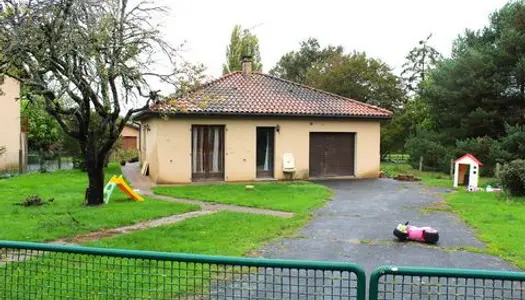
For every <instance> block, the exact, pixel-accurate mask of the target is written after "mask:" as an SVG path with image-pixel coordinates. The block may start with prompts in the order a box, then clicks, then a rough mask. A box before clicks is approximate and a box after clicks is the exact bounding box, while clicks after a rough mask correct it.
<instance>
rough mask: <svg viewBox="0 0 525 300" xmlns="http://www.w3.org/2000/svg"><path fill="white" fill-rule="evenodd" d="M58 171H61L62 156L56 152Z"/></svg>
mask: <svg viewBox="0 0 525 300" xmlns="http://www.w3.org/2000/svg"><path fill="white" fill-rule="evenodd" d="M57 163H58V169H59V170H62V155H61V154H60V152H58V161H57Z"/></svg>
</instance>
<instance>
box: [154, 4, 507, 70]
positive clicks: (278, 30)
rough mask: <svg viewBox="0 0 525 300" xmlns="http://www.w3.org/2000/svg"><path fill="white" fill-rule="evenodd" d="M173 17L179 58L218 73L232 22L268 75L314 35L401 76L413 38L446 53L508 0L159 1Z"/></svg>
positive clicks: (168, 23)
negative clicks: (249, 38) (257, 51)
mask: <svg viewBox="0 0 525 300" xmlns="http://www.w3.org/2000/svg"><path fill="white" fill-rule="evenodd" d="M163 2H164V4H165V5H167V6H169V7H170V9H171V11H170V16H169V17H168V18H165V19H164V20H163V23H164V24H163V25H164V27H165V33H166V38H167V39H168V40H169V41H171V42H172V43H174V44H179V43H181V42H182V41H184V40H186V41H187V44H186V52H185V53H184V54H183V55H184V57H186V59H187V60H189V61H191V62H195V63H197V62H200V63H204V64H205V65H206V66H207V67H208V73H209V75H212V76H214V77H217V76H219V75H221V72H222V64H223V62H224V60H225V49H226V45H227V44H228V41H229V36H230V33H231V30H232V28H233V26H234V25H235V24H241V25H242V26H243V27H252V26H255V27H254V28H253V32H254V33H255V34H257V36H258V37H259V39H260V45H261V55H262V59H263V65H264V71H265V72H267V71H268V70H269V69H270V68H271V67H273V66H274V65H275V63H276V62H277V61H278V60H279V58H280V57H281V56H282V55H283V54H284V53H286V52H288V51H290V50H294V49H297V48H298V45H299V42H300V41H301V40H304V39H306V38H308V37H316V38H318V39H319V41H320V42H321V43H322V44H323V45H327V44H333V45H343V46H344V47H345V49H346V51H352V50H359V51H366V52H367V53H368V54H369V55H370V56H373V57H377V58H380V59H382V60H384V61H385V62H387V63H388V64H389V65H390V66H391V67H393V68H396V71H399V67H400V66H401V65H402V64H403V62H404V57H405V55H406V54H407V53H408V51H409V50H410V49H412V48H413V47H414V46H415V45H416V43H417V41H418V40H420V39H423V38H425V37H426V36H427V35H428V34H429V33H433V39H432V44H433V45H434V46H435V47H436V48H437V49H438V50H439V51H440V52H442V53H443V54H445V55H448V54H449V53H450V49H451V46H452V41H453V40H454V39H455V38H456V37H457V35H458V34H460V33H462V32H463V31H464V30H465V28H471V29H479V28H481V27H483V26H484V25H486V24H487V23H488V16H489V14H490V13H492V12H494V11H495V10H497V9H498V8H500V7H502V6H503V5H504V4H505V3H506V2H507V1H506V0H441V1H436V0H397V1H393V0H359V1H356V0H345V1H342V0H339V1H337V0H324V1H311V0H308V1H304V0H303V1H298V0H280V1H277V0H266V1H261V0H259V1H247V0H245V1H240V0H220V1H211V0H172V1H169V0H163Z"/></svg>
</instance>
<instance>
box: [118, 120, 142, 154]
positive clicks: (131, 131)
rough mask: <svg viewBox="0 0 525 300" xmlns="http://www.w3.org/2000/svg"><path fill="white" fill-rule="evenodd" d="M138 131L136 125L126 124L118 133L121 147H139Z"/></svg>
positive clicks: (126, 148) (128, 148) (127, 148)
mask: <svg viewBox="0 0 525 300" xmlns="http://www.w3.org/2000/svg"><path fill="white" fill-rule="evenodd" d="M139 133H140V129H139V126H138V125H135V124H126V125H125V126H124V129H122V132H121V133H120V136H121V138H122V144H121V148H122V149H124V150H130V149H139V139H140V138H139Z"/></svg>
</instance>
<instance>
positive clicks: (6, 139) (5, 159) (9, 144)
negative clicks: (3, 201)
mask: <svg viewBox="0 0 525 300" xmlns="http://www.w3.org/2000/svg"><path fill="white" fill-rule="evenodd" d="M0 90H1V93H0V128H2V129H1V130H0V147H5V153H4V154H2V155H0V171H6V170H7V171H15V170H16V171H18V170H19V164H20V162H21V161H20V159H22V160H24V157H25V154H26V151H27V144H26V142H25V140H26V139H25V133H23V132H22V131H21V122H20V101H19V100H18V99H19V97H20V84H19V83H18V81H16V80H14V79H12V78H10V77H3V78H0ZM22 163H23V164H25V162H24V161H22Z"/></svg>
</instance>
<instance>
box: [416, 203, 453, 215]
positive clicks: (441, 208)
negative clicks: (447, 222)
mask: <svg viewBox="0 0 525 300" xmlns="http://www.w3.org/2000/svg"><path fill="white" fill-rule="evenodd" d="M436 212H442V213H451V212H452V208H451V207H450V206H449V205H448V204H447V203H446V202H445V201H439V202H433V203H430V204H428V205H426V206H425V207H422V208H421V213H422V214H427V215H428V214H431V213H436Z"/></svg>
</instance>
